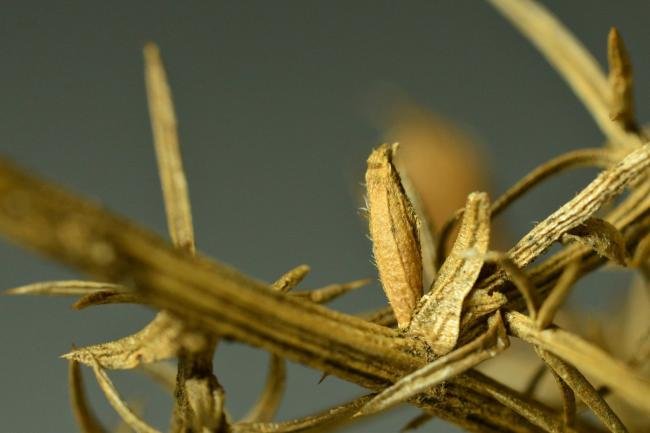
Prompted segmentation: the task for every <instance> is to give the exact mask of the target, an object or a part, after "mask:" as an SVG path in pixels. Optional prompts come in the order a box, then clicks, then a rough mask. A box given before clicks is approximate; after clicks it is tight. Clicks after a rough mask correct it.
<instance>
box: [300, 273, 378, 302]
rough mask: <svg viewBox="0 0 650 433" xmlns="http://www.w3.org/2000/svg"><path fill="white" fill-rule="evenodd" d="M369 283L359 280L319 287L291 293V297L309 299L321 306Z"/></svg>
mask: <svg viewBox="0 0 650 433" xmlns="http://www.w3.org/2000/svg"><path fill="white" fill-rule="evenodd" d="M369 283H370V279H369V278H364V279H361V280H354V281H350V282H348V283H338V284H329V285H327V286H325V287H321V288H318V289H313V290H308V291H302V292H295V293H293V295H294V296H296V297H298V298H304V299H309V300H310V301H311V302H315V303H317V304H323V303H326V302H330V301H333V300H334V299H336V298H338V297H339V296H343V295H345V294H346V293H349V292H351V291H352V290H356V289H358V288H360V287H363V286H366V285H368V284H369Z"/></svg>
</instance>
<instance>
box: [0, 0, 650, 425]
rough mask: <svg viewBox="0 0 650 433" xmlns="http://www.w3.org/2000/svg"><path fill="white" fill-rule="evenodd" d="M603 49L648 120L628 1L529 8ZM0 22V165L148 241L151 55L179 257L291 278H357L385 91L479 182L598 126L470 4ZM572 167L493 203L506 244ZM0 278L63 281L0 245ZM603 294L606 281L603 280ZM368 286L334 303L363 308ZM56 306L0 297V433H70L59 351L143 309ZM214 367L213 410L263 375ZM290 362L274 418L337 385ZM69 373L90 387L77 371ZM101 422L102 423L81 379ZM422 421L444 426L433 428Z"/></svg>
mask: <svg viewBox="0 0 650 433" xmlns="http://www.w3.org/2000/svg"><path fill="white" fill-rule="evenodd" d="M546 4H547V5H548V6H549V7H551V8H552V9H553V10H554V11H555V12H556V14H557V15H558V16H559V17H560V18H561V20H562V21H564V22H565V23H566V24H567V25H568V26H570V28H571V29H572V30H573V31H574V32H575V33H576V34H577V35H578V36H579V38H580V39H581V40H582V41H584V43H585V44H586V45H587V46H588V48H589V49H590V50H591V51H592V52H593V53H594V54H595V56H596V57H597V58H598V59H599V60H600V61H601V62H603V61H604V59H605V41H606V35H607V31H608V30H609V27H610V26H611V25H617V26H619V28H620V30H621V31H622V34H623V36H624V38H625V41H626V42H627V45H628V47H629V49H630V51H631V53H632V57H633V62H634V66H635V70H636V73H637V75H636V76H637V92H636V98H637V102H638V104H637V105H638V112H639V117H640V118H641V119H647V118H648V117H649V116H648V114H650V104H648V103H646V101H650V98H649V96H650V80H647V79H645V77H648V76H650V56H649V55H648V54H649V53H650V38H649V36H650V27H648V25H647V19H646V18H647V17H648V15H649V13H650V5H649V4H648V1H647V0H635V1H624V2H613V1H607V0H597V1H572V2H567V1H554V2H547V3H546ZM2 6H3V7H2V13H1V14H0V23H1V24H0V61H1V66H0V89H1V90H0V95H1V97H0V119H1V120H0V153H1V154H2V155H6V156H8V157H10V158H11V159H13V160H15V161H16V162H17V163H19V164H21V165H23V166H26V167H28V168H29V169H31V170H33V171H34V172H36V173H39V174H41V175H43V176H45V177H47V178H49V179H51V180H54V181H56V182H59V183H62V184H64V185H66V186H68V187H70V188H72V189H73V190H75V191H78V192H80V193H82V194H85V195H86V196H89V197H92V198H94V199H98V200H101V201H102V202H103V203H104V204H105V205H106V206H108V207H109V208H110V209H112V210H113V211H115V212H118V213H120V214H122V215H125V216H128V217H130V218H132V219H134V220H135V221H137V222H139V223H140V224H143V225H145V226H147V227H150V228H151V229H153V230H155V231H157V232H159V233H161V234H163V235H164V234H165V220H164V213H163V207H162V201H161V194H160V191H159V184H158V178H157V173H156V167H155V159H154V153H153V147H152V143H151V138H150V130H149V121H148V117H147V107H146V102H145V97H144V84H143V79H142V76H143V73H142V60H141V53H140V49H141V47H142V45H143V44H144V43H145V42H146V41H148V40H154V41H156V42H157V43H158V44H159V45H160V47H161V50H162V53H163V56H164V59H165V63H166V67H167V70H168V74H169V76H170V81H171V85H172V88H173V93H174V97H175V103H176V108H177V112H178V117H179V121H180V133H181V140H182V144H183V154H184V159H185V166H186V169H187V171H188V178H189V183H190V189H191V195H192V200H193V208H194V217H195V224H196V233H197V237H198V245H199V248H200V250H202V251H203V252H205V253H206V254H208V255H211V256H214V257H216V258H218V259H221V260H224V261H226V262H228V263H230V264H233V265H235V266H236V267H238V268H240V269H242V270H243V271H245V272H247V273H249V274H251V275H254V276H256V277H258V278H261V279H265V280H273V279H274V278H275V277H277V276H278V275H279V274H281V273H282V272H284V271H285V270H287V269H289V268H290V267H292V266H295V265H297V264H300V263H308V264H310V265H311V266H312V269H313V271H312V274H311V275H310V276H309V277H308V279H307V280H306V282H305V287H317V286H320V285H324V284H327V283H331V282H339V281H347V280H351V279H356V278H361V277H366V276H372V277H375V269H374V267H373V265H372V263H371V259H370V243H369V241H368V240H367V238H366V226H365V222H364V220H363V219H362V218H361V217H360V216H359V208H360V206H361V201H360V199H359V196H358V194H357V193H358V191H359V185H360V183H361V181H362V177H363V169H364V161H365V158H366V155H367V154H368V153H369V151H370V149H371V148H372V147H373V146H375V145H377V144H378V143H379V141H380V140H381V136H382V131H380V130H379V129H377V127H376V125H374V124H373V122H372V121H371V116H370V115H369V114H368V113H369V112H372V110H373V109H375V108H377V107H372V106H371V105H372V104H373V103H377V101H380V100H381V99H379V100H378V99H377V98H375V97H374V92H376V89H378V88H385V87H395V88H398V89H401V91H403V92H404V93H406V94H408V95H410V96H411V97H412V98H413V99H414V100H416V101H417V102H418V103H419V104H421V105H423V106H425V107H427V108H428V109H430V110H432V111H435V112H438V113H441V114H443V115H445V116H446V117H447V118H448V119H451V120H452V121H454V122H456V123H457V124H459V125H461V126H462V127H464V128H466V129H468V130H469V131H471V132H472V133H473V134H474V135H475V136H476V137H478V138H479V139H480V141H481V142H482V144H483V146H484V147H485V148H486V149H487V150H488V153H489V155H490V158H489V161H486V163H488V164H490V167H491V173H492V175H493V185H494V192H495V193H497V192H500V191H503V190H504V189H505V188H506V187H507V186H508V185H510V184H511V183H512V182H514V181H515V180H516V179H517V178H518V177H520V176H521V175H523V174H524V173H525V172H526V171H527V170H528V169H530V168H532V167H534V166H535V165H536V164H537V163H539V162H541V161H543V160H545V159H548V158H550V157H552V156H554V155H557V154H559V153H561V152H563V151H566V150H570V149H574V148H577V147H587V146H596V145H599V144H600V143H601V142H602V136H601V134H600V132H599V131H598V129H597V128H596V126H595V125H594V122H592V120H591V119H590V117H589V116H588V114H587V113H586V111H585V110H584V108H583V107H582V106H581V105H580V103H579V102H578V101H577V99H576V98H575V97H574V96H573V94H572V93H571V91H570V90H569V89H568V87H567V86H566V85H565V84H564V83H563V82H562V80H561V79H560V78H559V76H558V75H557V74H556V73H555V72H554V71H553V70H552V69H551V68H550V67H549V66H548V65H547V63H546V62H545V60H544V59H543V58H542V57H541V56H540V55H539V54H538V53H537V52H536V51H535V49H534V48H533V47H532V46H531V45H530V44H529V43H528V42H527V41H525V40H524V39H523V38H522V37H521V36H520V35H519V34H518V33H517V32H516V31H515V30H514V29H513V28H512V27H511V26H510V24H508V23H507V22H506V21H505V20H504V19H503V18H502V17H501V16H499V15H498V14H497V13H496V12H495V11H494V10H492V9H491V8H490V7H489V6H488V5H487V3H485V2H482V1H470V0H463V1H458V0H457V1H450V0H447V1H423V0H422V1H401V2H398V1H387V0H383V1H379V0H377V1H263V0H259V1H228V2H226V1H213V2H199V1H185V2H172V1H165V2H152V1H149V2H144V1H140V2H132V1H128V2H127V1H111V2H99V1H60V2H46V1H21V2H18V1H5V2H3V4H2ZM591 176H593V172H580V173H578V174H572V175H565V176H563V177H561V178H560V179H558V180H554V181H551V182H550V183H548V184H546V185H545V186H544V187H542V188H540V189H539V190H536V192H535V193H534V194H533V195H532V196H531V197H530V198H528V199H525V200H523V201H522V202H520V203H518V204H517V205H516V206H514V207H513V209H512V210H511V211H509V212H508V213H507V215H506V216H505V217H504V220H505V221H506V222H507V223H508V224H510V227H511V232H512V233H513V234H514V235H519V234H521V233H523V232H524V231H525V230H526V229H528V228H530V227H531V226H532V224H533V223H534V222H535V221H539V220H540V219H542V218H543V217H544V216H545V215H547V214H548V213H549V212H550V211H552V210H553V209H554V207H555V206H557V205H558V204H560V203H562V201H564V200H566V199H568V198H570V197H572V196H573V194H574V193H575V192H576V191H577V190H578V189H579V188H580V186H581V185H583V184H584V183H585V182H586V181H587V180H588V179H589V178H590V177H591ZM0 263H1V266H0V287H1V288H9V287H13V286H16V285H21V284H26V283H30V282H35V281H41V280H55V279H67V278H77V277H79V276H78V275H77V274H75V273H73V272H72V271H70V270H68V269H65V268H62V267H60V266H58V265H56V264H53V263H51V262H49V261H46V260H44V259H42V258H40V257H38V256H35V255H33V254H31V253H29V252H26V251H24V250H22V249H20V248H18V247H15V246H13V245H10V244H8V243H7V242H5V241H4V240H3V241H2V242H1V243H0ZM620 279H621V278H620V277H619V276H618V275H617V274H616V273H613V274H612V273H603V274H599V275H598V276H596V277H592V278H590V279H589V281H586V282H585V283H584V284H582V285H581V286H580V293H578V294H577V296H578V297H581V298H580V299H582V301H583V303H585V305H586V308H594V309H595V308H599V307H602V306H603V305H607V304H609V303H610V302H614V300H613V298H612V295H611V292H612V290H613V289H618V288H619V287H612V286H614V285H616V284H619V283H620ZM620 284H622V283H620ZM383 303H384V299H383V295H382V294H381V291H380V289H379V287H378V285H377V283H376V282H375V283H373V284H372V285H371V286H369V287H367V288H364V289H362V290H360V291H358V292H356V293H354V294H352V295H350V296H348V297H347V298H345V299H343V300H341V301H340V302H337V303H335V304H334V307H335V308H339V309H342V310H344V311H348V312H358V311H364V310H368V309H372V308H375V307H379V306H381V305H383ZM69 304H70V299H52V298H7V297H4V298H1V299H0V344H1V347H2V349H1V350H2V352H1V357H0V419H2V431H3V432H8V433H37V432H38V433H40V432H72V431H76V427H75V425H74V422H73V419H72V415H71V413H70V410H69V406H68V393H67V388H66V381H67V378H66V364H65V362H64V361H62V360H61V359H59V358H58V356H59V355H60V354H62V353H63V352H65V351H66V350H67V349H69V348H70V346H71V344H73V343H74V344H76V345H86V344H91V343H95V342H101V341H105V340H107V339H111V338H117V337H120V336H123V335H126V334H128V333H131V332H133V331H136V330H137V329H138V328H139V327H140V326H142V325H143V324H144V323H146V322H147V320H148V319H149V318H150V317H151V316H152V314H153V313H152V312H151V311H149V310H146V309H143V308H137V307H129V306H114V307H101V308H93V309H89V310H86V311H82V312H74V311H72V310H71V309H70V308H69ZM215 363H216V365H217V371H218V373H219V378H220V380H221V381H222V382H223V384H224V385H225V387H226V391H227V393H228V394H227V395H228V407H229V410H230V411H231V413H232V414H233V415H234V416H239V415H241V414H243V413H245V411H246V409H247V408H248V407H249V405H250V404H252V402H253V401H254V399H255V396H256V393H257V391H258V390H259V389H260V388H261V386H262V383H263V381H264V375H265V370H266V364H265V363H266V355H265V354H264V353H262V352H259V351H257V350H255V349H251V348H248V347H242V346H238V345H234V344H231V343H224V344H223V345H222V346H221V347H220V349H219V351H218V354H217V357H216V360H215ZM113 377H115V379H116V383H117V384H118V386H119V387H120V390H121V391H122V393H123V395H125V396H126V397H128V398H129V399H130V401H134V402H137V403H138V404H142V405H143V406H144V408H145V412H144V413H145V416H146V418H147V419H148V420H150V421H151V422H152V423H153V424H154V425H155V426H157V427H159V428H161V429H162V428H165V427H166V425H167V421H168V413H169V409H170V407H171V403H170V402H171V400H170V399H169V397H168V396H166V395H165V394H164V392H163V391H161V390H160V389H159V388H158V387H157V386H156V385H153V384H150V383H149V381H148V380H147V379H145V378H143V377H141V376H139V375H138V374H137V373H133V372H126V373H116V374H114V375H113ZM319 377H320V374H319V373H318V372H315V371H312V370H309V369H306V368H304V367H301V366H296V365H291V368H290V371H289V385H288V393H287V398H286V400H285V402H284V403H283V405H282V408H281V413H280V418H281V419H285V418H288V417H295V416H300V415H306V414H308V413H309V412H310V411H314V410H316V409H320V408H325V407H327V406H328V405H332V404H335V403H337V402H341V401H343V399H345V398H349V397H353V396H356V395H358V394H359V393H360V392H361V390H360V389H358V388H357V387H355V386H353V385H349V384H345V383H342V382H340V381H339V380H337V379H336V378H329V379H327V380H326V381H325V382H323V383H322V384H320V385H318V384H317V382H318V379H319ZM87 378H88V379H90V376H87ZM87 383H88V387H89V388H90V394H91V397H92V398H93V401H94V402H95V406H96V408H97V410H98V412H99V414H100V415H101V417H102V419H104V420H106V422H107V423H108V424H110V425H115V423H116V422H117V417H116V416H115V415H114V413H113V411H112V410H111V408H110V407H109V406H108V405H107V403H106V402H105V400H104V399H103V398H102V397H101V396H100V395H99V393H98V391H97V388H96V386H95V384H94V383H93V382H92V381H90V380H88V381H87ZM415 414H417V411H416V410H414V409H412V408H401V409H397V410H395V411H392V412H391V413H389V414H386V415H384V416H382V417H380V418H377V419H375V420H373V421H372V422H370V423H366V424H362V425H355V426H352V427H350V428H349V429H348V431H354V432H371V431H372V432H396V431H398V430H399V428H400V427H401V426H402V425H403V424H404V423H405V422H406V421H407V420H408V419H409V417H411V416H413V415H415ZM425 430H426V431H457V430H455V429H453V428H452V427H447V426H446V425H444V424H443V423H439V422H435V421H434V422H433V423H432V424H430V425H428V426H427V427H425Z"/></svg>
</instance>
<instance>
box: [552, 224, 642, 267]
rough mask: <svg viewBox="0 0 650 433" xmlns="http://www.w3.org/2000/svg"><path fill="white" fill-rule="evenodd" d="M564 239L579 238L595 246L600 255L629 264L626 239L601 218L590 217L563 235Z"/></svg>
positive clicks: (580, 240) (622, 264) (579, 240)
mask: <svg viewBox="0 0 650 433" xmlns="http://www.w3.org/2000/svg"><path fill="white" fill-rule="evenodd" d="M563 239H566V240H577V241H578V242H582V243H584V244H585V245H588V246H589V247H591V248H593V249H594V251H596V252H597V253H598V254H599V255H600V256H602V257H605V258H607V259H609V260H611V261H612V262H614V263H617V264H619V265H621V266H627V263H628V260H629V257H628V253H627V250H626V247H625V239H624V238H623V235H622V234H621V232H620V231H619V230H618V229H617V228H616V227H614V226H613V225H612V224H611V223H609V222H607V221H605V220H603V219H600V218H588V219H587V220H586V221H585V222H583V223H582V224H580V225H579V226H576V227H574V228H572V229H571V230H569V231H568V232H566V233H565V234H564V235H563Z"/></svg>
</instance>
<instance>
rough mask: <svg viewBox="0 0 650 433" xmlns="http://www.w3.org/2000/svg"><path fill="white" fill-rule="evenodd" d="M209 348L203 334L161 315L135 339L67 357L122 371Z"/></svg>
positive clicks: (67, 355) (72, 352)
mask: <svg viewBox="0 0 650 433" xmlns="http://www.w3.org/2000/svg"><path fill="white" fill-rule="evenodd" d="M205 344H206V341H205V338H204V337H203V336H202V335H201V334H198V333H195V332H192V331H190V330H188V329H187V327H186V326H185V325H183V324H182V322H180V321H179V320H177V319H176V318H175V317H173V316H171V315H170V314H169V313H166V312H161V313H159V314H158V315H157V316H156V318H155V319H154V320H153V321H151V323H149V324H148V325H147V326H146V327H145V328H143V329H142V330H141V331H139V332H137V333H135V334H133V335H130V336H128V337H124V338H121V339H119V340H115V341H110V342H108V343H104V344H97V345H94V346H88V347H83V348H80V349H75V350H73V351H71V352H69V353H67V354H65V355H63V357H64V358H67V359H71V360H75V361H79V362H81V363H84V364H86V365H93V364H94V363H96V362H98V363H99V364H100V365H101V366H102V367H104V368H108V369H111V370H122V369H130V368H135V367H137V366H138V365H140V364H143V363H151V362H156V361H162V360H164V359H168V358H172V357H174V356H176V355H177V354H178V353H179V351H181V350H182V349H186V350H189V351H191V352H196V351H198V350H201V349H202V348H203V347H204V346H205Z"/></svg>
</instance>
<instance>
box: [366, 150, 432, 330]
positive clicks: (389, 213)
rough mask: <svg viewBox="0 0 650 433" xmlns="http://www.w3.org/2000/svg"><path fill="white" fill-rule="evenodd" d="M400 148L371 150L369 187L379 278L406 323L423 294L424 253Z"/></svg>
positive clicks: (397, 315) (370, 213) (371, 222)
mask: <svg viewBox="0 0 650 433" xmlns="http://www.w3.org/2000/svg"><path fill="white" fill-rule="evenodd" d="M396 150H397V145H393V146H389V145H387V144H384V145H382V146H380V147H379V148H377V149H375V150H374V151H373V152H372V153H371V154H370V156H369V157H368V170H367V171H366V189H367V202H368V216H369V222H370V237H371V238H372V251H373V253H374V256H375V262H376V264H377V269H378V270H379V278H380V279H381V284H382V287H383V288H384V292H385V293H386V296H387V297H388V300H389V302H390V305H391V306H392V307H393V311H394V312H395V317H396V318H397V323H398V325H399V326H400V327H405V326H407V325H408V323H409V322H410V320H411V315H412V314H413V310H414V309H415V307H416V305H417V302H418V300H419V299H420V297H421V296H422V256H421V253H420V240H419V235H418V225H419V223H418V220H417V217H416V216H415V212H414V211H413V208H412V207H411V203H410V202H409V200H408V198H407V196H406V193H405V192H404V188H403V187H402V184H401V181H400V178H399V174H398V173H397V169H396V168H395V167H394V165H393V162H392V161H393V157H394V154H395V151H396Z"/></svg>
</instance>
